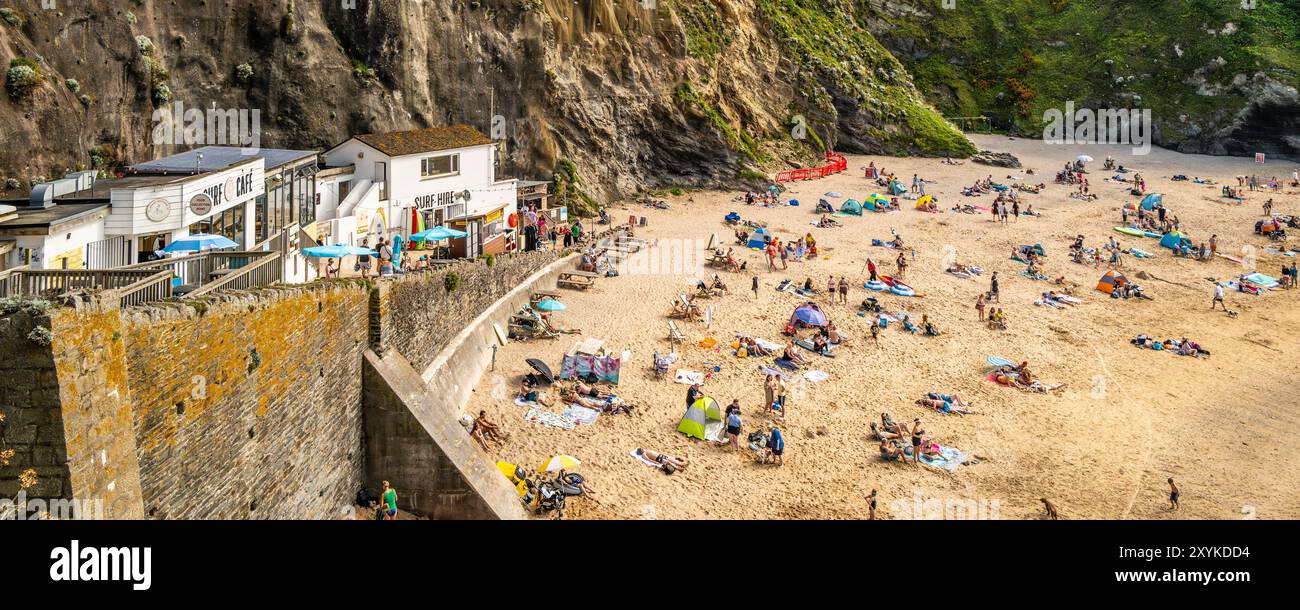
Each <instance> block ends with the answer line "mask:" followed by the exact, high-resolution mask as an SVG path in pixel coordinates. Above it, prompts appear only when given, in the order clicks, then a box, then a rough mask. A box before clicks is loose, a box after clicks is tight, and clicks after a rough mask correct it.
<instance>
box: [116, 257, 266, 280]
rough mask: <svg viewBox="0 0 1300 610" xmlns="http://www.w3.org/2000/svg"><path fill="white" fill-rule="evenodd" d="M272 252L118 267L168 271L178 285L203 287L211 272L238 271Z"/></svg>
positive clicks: (157, 261)
mask: <svg viewBox="0 0 1300 610" xmlns="http://www.w3.org/2000/svg"><path fill="white" fill-rule="evenodd" d="M272 254H274V253H273V252H262V251H224V252H204V253H203V254H194V255H191V256H182V257H178V258H163V259H158V260H156V261H148V262H144V263H136V264H134V265H127V266H125V267H119V269H156V270H163V269H167V270H170V271H171V272H172V273H173V274H175V276H176V277H177V278H179V280H180V281H179V283H180V284H184V285H190V286H203V285H205V284H208V283H211V281H212V280H210V279H209V278H210V277H211V276H212V272H213V271H216V270H218V269H227V268H228V269H239V268H241V267H243V266H245V265H248V264H249V263H252V262H253V261H255V260H260V259H262V258H264V257H267V256H271V255H272Z"/></svg>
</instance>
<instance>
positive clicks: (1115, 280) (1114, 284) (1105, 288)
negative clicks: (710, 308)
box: [1097, 271, 1128, 294]
mask: <svg viewBox="0 0 1300 610" xmlns="http://www.w3.org/2000/svg"><path fill="white" fill-rule="evenodd" d="M1125 284H1128V278H1126V277H1124V274H1123V273H1120V272H1118V271H1107V272H1106V275H1103V276H1101V281H1099V282H1097V290H1099V291H1101V292H1104V293H1106V294H1110V293H1112V292H1114V291H1115V289H1116V288H1118V287H1120V286H1123V285H1125Z"/></svg>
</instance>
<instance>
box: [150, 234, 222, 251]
mask: <svg viewBox="0 0 1300 610" xmlns="http://www.w3.org/2000/svg"><path fill="white" fill-rule="evenodd" d="M238 245H239V244H237V243H235V242H233V241H231V240H230V238H228V237H226V236H224V235H209V234H207V233H195V234H193V235H187V236H185V237H182V238H180V239H177V240H176V241H174V242H172V243H170V244H167V247H166V248H163V249H162V251H163V252H168V253H172V252H202V251H204V250H214V249H215V250H219V249H221V248H234V247H236V246H238Z"/></svg>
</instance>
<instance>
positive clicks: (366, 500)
mask: <svg viewBox="0 0 1300 610" xmlns="http://www.w3.org/2000/svg"><path fill="white" fill-rule="evenodd" d="M378 503H379V494H377V493H375V490H373V489H366V488H364V487H362V488H361V489H359V490H357V506H361V507H365V508H371V507H373V506H374V505H376V504H378Z"/></svg>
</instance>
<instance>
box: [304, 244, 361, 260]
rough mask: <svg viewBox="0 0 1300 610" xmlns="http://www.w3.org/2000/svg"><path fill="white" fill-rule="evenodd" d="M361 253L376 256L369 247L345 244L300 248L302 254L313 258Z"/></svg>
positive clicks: (341, 256)
mask: <svg viewBox="0 0 1300 610" xmlns="http://www.w3.org/2000/svg"><path fill="white" fill-rule="evenodd" d="M362 254H365V255H370V256H376V254H375V251H374V250H371V249H370V248H362V247H361V246H349V245H347V244H334V245H330V246H312V247H310V248H303V249H302V255H303V256H312V257H315V258H343V257H344V256H358V255H362Z"/></svg>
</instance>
